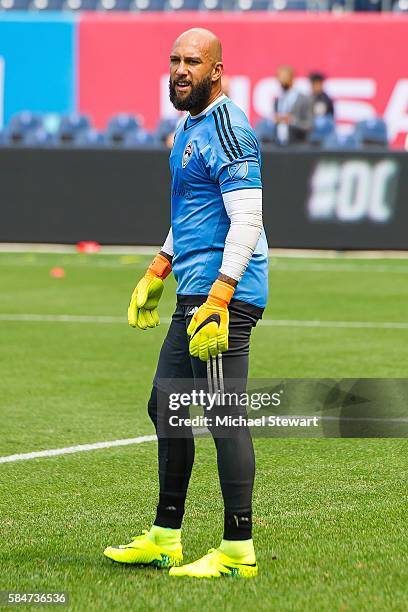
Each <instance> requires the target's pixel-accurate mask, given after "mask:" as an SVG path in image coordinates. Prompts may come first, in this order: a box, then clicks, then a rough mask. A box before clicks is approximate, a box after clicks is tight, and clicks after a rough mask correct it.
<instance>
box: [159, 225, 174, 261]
mask: <svg viewBox="0 0 408 612" xmlns="http://www.w3.org/2000/svg"><path fill="white" fill-rule="evenodd" d="M161 250H162V251H163V252H164V253H167V255H170V256H171V257H173V255H174V248H173V232H172V229H171V228H170V229H169V233H168V234H167V238H166V240H165V241H164V244H163V246H162V248H161Z"/></svg>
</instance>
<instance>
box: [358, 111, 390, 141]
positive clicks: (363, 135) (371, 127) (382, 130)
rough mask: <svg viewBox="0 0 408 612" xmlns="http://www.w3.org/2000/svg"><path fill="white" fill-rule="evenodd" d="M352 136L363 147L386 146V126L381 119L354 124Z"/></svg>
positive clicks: (376, 118)
mask: <svg viewBox="0 0 408 612" xmlns="http://www.w3.org/2000/svg"><path fill="white" fill-rule="evenodd" d="M354 134H355V136H356V138H357V140H358V141H359V142H360V143H361V144H362V145H364V146H377V147H378V146H379V147H387V146H388V136H387V125H386V123H385V121H384V119H382V118H381V117H374V118H373V119H366V120H365V121H359V122H358V123H356V126H355V130H354Z"/></svg>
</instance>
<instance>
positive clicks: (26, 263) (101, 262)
mask: <svg viewBox="0 0 408 612" xmlns="http://www.w3.org/2000/svg"><path fill="white" fill-rule="evenodd" d="M68 255H70V257H69V259H72V261H69V260H68V259H65V260H64V261H62V262H58V263H60V264H61V265H62V267H64V266H69V267H71V268H81V269H90V268H124V267H127V268H129V267H132V266H135V264H136V263H137V262H136V261H135V257H133V259H132V256H129V257H128V258H127V259H126V258H125V259H124V260H123V261H117V260H111V261H110V258H109V257H106V258H103V259H94V260H93V261H92V260H91V259H89V257H91V256H90V255H88V256H87V259H83V260H81V259H79V258H76V257H71V255H76V254H75V253H71V254H69V253H68ZM138 255H140V253H138ZM328 259H330V258H328ZM50 265H51V264H50V262H49V261H44V260H42V261H41V260H39V261H36V260H35V259H34V260H33V261H30V260H22V259H20V258H18V259H11V258H7V259H0V266H4V267H13V268H15V267H17V268H47V269H48V268H49V267H50ZM269 269H270V271H271V273H274V272H330V273H331V272H342V273H346V272H357V273H361V274H363V273H372V274H377V273H379V274H381V273H385V274H408V265H404V264H402V263H401V264H397V265H393V264H390V265H386V264H385V265H384V264H381V265H378V264H367V263H359V262H352V261H348V262H345V261H344V260H343V261H339V262H337V263H334V262H332V261H330V262H328V263H318V262H317V263H314V262H311V263H307V262H302V261H301V260H299V261H294V262H293V263H287V262H282V261H279V259H276V258H273V259H271V260H270V262H269Z"/></svg>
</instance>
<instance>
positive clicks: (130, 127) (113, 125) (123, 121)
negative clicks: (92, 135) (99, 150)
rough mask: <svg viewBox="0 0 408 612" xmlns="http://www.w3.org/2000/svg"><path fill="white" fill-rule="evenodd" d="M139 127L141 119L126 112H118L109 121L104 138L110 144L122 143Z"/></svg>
mask: <svg viewBox="0 0 408 612" xmlns="http://www.w3.org/2000/svg"><path fill="white" fill-rule="evenodd" d="M141 129H142V127H141V121H140V119H139V118H138V117H135V116H134V115H130V114H127V113H120V114H119V115H115V116H114V117H112V119H111V120H110V121H109V124H108V127H107V130H106V139H107V141H108V142H109V143H111V144H123V143H124V142H125V140H126V138H129V137H130V136H131V135H133V134H136V133H137V132H139V131H140V130H141Z"/></svg>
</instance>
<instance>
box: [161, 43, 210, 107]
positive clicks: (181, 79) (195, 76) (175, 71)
mask: <svg viewBox="0 0 408 612" xmlns="http://www.w3.org/2000/svg"><path fill="white" fill-rule="evenodd" d="M213 67H214V62H213V60H212V58H211V56H210V54H209V52H208V49H206V48H205V47H204V46H203V45H202V44H201V45H200V43H199V41H194V40H193V41H190V42H189V41H185V42H183V38H181V40H178V41H176V42H175V44H174V46H173V49H172V51H171V55H170V83H169V85H170V100H171V103H172V104H173V106H174V107H175V108H177V110H187V111H190V110H193V109H195V110H196V109H201V108H202V109H204V108H205V107H206V106H207V102H208V100H209V98H210V95H211V88H212V72H213Z"/></svg>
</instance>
